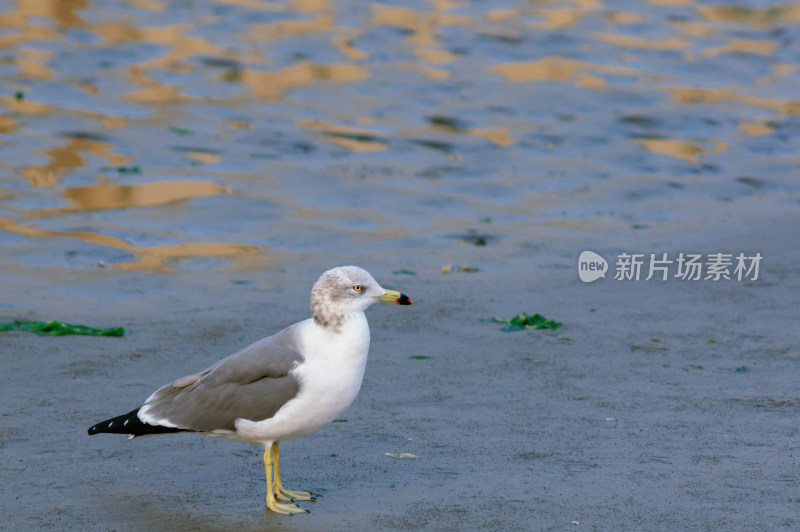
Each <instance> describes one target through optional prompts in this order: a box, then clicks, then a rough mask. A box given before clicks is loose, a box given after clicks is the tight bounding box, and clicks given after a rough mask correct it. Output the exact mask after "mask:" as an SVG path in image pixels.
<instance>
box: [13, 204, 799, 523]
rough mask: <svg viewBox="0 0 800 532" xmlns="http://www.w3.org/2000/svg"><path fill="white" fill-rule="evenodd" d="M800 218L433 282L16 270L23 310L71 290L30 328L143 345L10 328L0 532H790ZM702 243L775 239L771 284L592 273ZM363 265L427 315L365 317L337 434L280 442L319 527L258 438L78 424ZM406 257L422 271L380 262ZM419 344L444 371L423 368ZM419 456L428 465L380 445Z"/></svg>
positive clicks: (623, 238) (568, 252)
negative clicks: (631, 256) (140, 434)
mask: <svg viewBox="0 0 800 532" xmlns="http://www.w3.org/2000/svg"><path fill="white" fill-rule="evenodd" d="M797 222H798V219H797V216H796V215H793V216H786V215H784V216H782V217H781V218H780V219H775V218H766V219H762V220H753V223H752V224H748V225H747V226H740V227H730V226H718V227H716V228H715V230H714V231H695V232H691V233H690V232H681V233H679V234H674V233H670V232H668V231H666V232H665V231H650V232H644V231H631V233H630V234H628V235H620V236H619V237H617V238H616V239H615V238H610V239H606V240H605V241H604V242H603V243H602V244H601V245H600V246H598V241H597V240H596V239H591V240H589V239H585V238H564V239H560V240H551V241H539V240H537V239H531V241H530V242H529V243H528V244H529V245H527V246H521V247H520V248H519V249H518V250H517V252H516V253H515V254H514V255H513V256H507V257H505V258H503V259H502V260H496V259H493V258H492V249H491V246H487V247H478V246H464V247H461V248H460V249H458V250H457V252H458V253H459V254H460V255H461V257H460V258H463V259H464V260H469V262H471V263H474V264H477V265H479V266H480V271H479V272H475V273H464V272H453V273H450V274H442V273H440V271H439V268H438V267H437V265H438V264H439V263H442V262H444V260H445V259H453V257H454V254H453V252H451V251H448V252H446V253H440V254H431V256H429V257H428V258H426V259H425V262H424V264H423V263H422V262H423V261H415V262H416V264H415V265H411V264H409V263H406V262H404V261H403V260H402V259H392V260H388V259H389V258H388V257H385V258H375V257H372V256H367V255H363V256H360V257H353V256H351V257H344V256H339V257H336V256H330V255H326V256H325V257H324V260H323V259H315V260H314V261H309V263H308V264H303V265H299V264H290V263H287V264H284V265H282V266H281V267H278V268H276V269H273V270H267V271H259V272H247V273H224V272H223V273H220V272H217V273H209V272H197V273H192V274H186V275H181V276H159V275H147V274H140V275H134V276H131V275H130V274H120V273H119V272H107V273H106V274H104V275H101V276H98V277H97V278H96V279H95V280H93V281H89V280H88V279H86V278H80V277H78V276H67V275H63V274H59V273H56V274H53V273H49V274H48V275H47V276H46V278H42V277H41V276H38V275H36V274H31V273H25V272H16V273H14V281H15V282H14V286H18V287H20V288H17V289H16V290H15V289H12V293H11V296H12V297H11V298H10V300H14V297H15V296H20V297H21V296H22V294H23V293H29V294H30V293H31V292H30V289H31V287H33V288H36V287H39V286H41V284H42V283H44V282H52V279H53V278H54V277H56V278H58V279H59V283H58V285H57V287H56V288H55V289H54V290H53V291H51V292H50V294H51V295H49V296H48V297H47V300H46V301H45V302H40V303H39V304H38V305H37V307H38V308H37V310H36V311H35V312H33V313H32V314H31V315H30V316H32V317H36V318H49V317H52V316H55V315H59V316H69V317H70V319H73V320H77V321H80V322H87V323H91V324H93V325H98V326H117V325H124V326H125V327H126V328H127V331H128V332H127V334H126V336H125V337H124V338H121V339H114V338H85V337H63V338H40V337H36V336H33V335H30V334H24V333H10V334H8V333H7V334H3V335H2V336H0V342H2V344H1V345H2V352H3V357H4V371H3V373H2V377H0V378H1V379H2V389H3V397H4V406H5V410H6V414H5V415H4V416H2V418H0V420H1V421H0V423H2V427H0V431H2V432H1V433H2V434H3V440H2V441H3V446H2V452H3V456H4V459H3V462H2V464H3V465H2V468H3V470H4V471H3V476H4V477H5V478H16V479H19V481H18V482H12V483H9V482H6V483H3V487H2V490H3V496H2V505H3V508H2V513H3V515H4V516H5V517H4V527H5V526H8V527H9V529H28V528H34V527H41V528H52V529H74V528H81V529H93V530H101V529H115V530H146V529H152V528H153V527H154V526H155V527H157V528H159V529H163V530H221V529H231V528H236V529H242V530H271V529H275V530H320V529H324V530H405V529H423V530H463V529H472V530H487V529H494V530H563V529H576V530H580V529H585V530H609V529H625V530H663V529H664V528H670V529H682V530H707V529H727V530H776V529H785V530H792V529H796V528H797V527H798V525H800V521H799V518H798V511H797V509H798V504H799V503H798V500H797V492H798V491H797V488H798V478H797V475H796V469H797V451H798V446H797V445H798V444H797V441H798V439H797V438H798V431H797V424H796V419H797V413H798V394H797V383H796V378H795V375H796V372H795V371H794V369H795V366H796V364H797V362H798V353H797V333H796V331H795V330H794V325H795V315H794V311H793V308H794V306H796V303H797V299H796V296H797V293H798V280H797V276H796V272H797V271H798V265H800V255H798V252H797V250H796V248H789V247H787V246H786V242H787V241H792V240H794V239H796V238H798V237H800V234H799V233H798V227H800V226H799V225H798V223H797ZM777 229H779V230H777ZM622 242H624V243H625V245H624V246H622V245H621V243H622ZM710 242H712V243H713V246H715V249H717V248H719V249H729V250H732V251H736V250H745V251H748V252H751V251H753V250H758V251H760V252H761V253H762V255H763V256H764V257H765V259H764V264H763V269H762V270H761V272H760V275H761V277H760V278H759V279H758V280H757V281H755V282H750V283H747V282H737V281H727V282H726V281H722V282H719V283H714V282H711V281H696V282H691V281H683V282H682V281H680V280H675V279H672V280H669V281H667V282H656V281H655V280H650V281H638V282H636V281H629V282H624V281H615V280H614V279H613V278H610V277H609V278H606V279H602V280H599V281H597V282H595V283H593V284H584V283H582V282H580V281H579V280H578V278H577V274H576V257H577V254H578V253H579V252H580V251H581V250H582V249H585V248H590V249H595V250H597V251H599V252H601V253H606V256H610V255H611V254H612V253H610V252H611V251H613V250H615V249H621V250H625V249H627V250H642V251H649V250H651V249H655V250H658V251H660V250H666V251H669V252H678V251H681V250H691V249H701V248H705V247H707V246H710V245H712V244H709V243H710ZM350 261H352V262H357V263H360V264H362V265H363V266H365V267H367V268H369V269H370V270H371V271H372V272H373V273H374V274H375V276H376V277H377V278H378V279H379V280H380V281H381V282H382V283H383V284H384V285H385V286H388V287H392V288H397V289H402V290H403V291H404V292H406V293H408V294H409V295H411V296H412V298H413V299H414V306H413V307H409V308H399V307H388V306H379V307H377V308H372V309H370V313H369V319H370V325H371V329H372V335H373V342H372V347H371V351H370V361H369V364H368V367H367V373H366V377H365V380H364V385H363V387H362V390H361V393H360V395H359V397H358V398H357V400H356V402H355V404H354V405H353V406H352V407H351V408H350V410H348V412H347V413H346V414H345V416H344V417H345V418H346V420H347V421H346V422H339V423H334V424H332V425H330V426H328V427H326V428H324V429H322V430H320V431H319V432H318V433H316V434H314V435H311V436H308V437H305V438H301V439H299V440H295V441H290V442H286V443H285V444H284V445H283V446H282V449H283V453H282V464H283V470H284V477H285V481H286V483H287V485H289V486H290V487H294V488H302V489H307V490H311V491H313V492H315V493H318V494H320V496H319V498H318V500H317V502H315V503H302V506H303V507H305V508H308V509H310V510H311V511H312V513H311V514H310V515H298V516H293V517H283V516H276V515H272V514H267V515H265V513H264V505H263V496H264V481H263V471H262V465H261V462H260V459H261V457H260V451H259V450H258V448H256V447H254V446H248V445H244V444H240V443H236V442H229V441H222V440H215V439H210V438H204V437H200V436H195V435H167V436H158V437H150V438H143V439H141V440H136V441H129V440H126V439H125V438H124V437H114V436H110V435H100V436H94V437H92V438H89V437H88V436H87V435H86V428H87V427H88V426H89V425H90V424H91V423H93V422H95V421H97V420H100V419H103V418H104V417H105V416H109V415H112V414H117V413H120V412H124V411H126V409H130V408H132V407H134V406H136V405H137V404H138V402H139V401H141V400H143V399H144V398H145V397H146V396H147V395H148V394H149V392H150V391H152V390H153V389H154V388H155V387H157V386H158V385H160V384H162V383H163V382H165V381H166V380H168V379H172V378H177V377H179V376H182V375H183V374H186V373H188V372H191V371H194V370H199V369H201V368H203V367H206V366H207V365H209V364H210V363H211V362H213V361H215V360H217V359H218V358H219V357H221V356H224V355H226V354H228V353H230V352H233V350H235V349H237V348H238V347H240V346H242V345H244V344H245V343H247V342H249V341H251V340H254V339H257V338H258V337H260V336H262V335H264V334H267V333H269V332H271V331H275V330H277V329H279V328H280V327H283V326H285V325H287V324H289V323H291V322H292V321H294V320H297V319H300V318H304V317H305V316H306V315H307V301H306V299H307V295H306V292H307V290H308V288H309V286H310V284H311V283H312V282H313V280H314V279H315V277H316V274H317V273H318V271H319V270H320V269H322V268H324V267H327V266H330V265H332V264H334V263H335V264H338V263H342V262H350ZM311 262H314V264H311ZM316 262H319V263H316ZM323 263H324V264H323ZM401 266H403V267H405V268H406V269H408V270H411V271H415V272H416V274H415V275H408V274H397V275H393V274H392V273H391V271H392V270H398V269H400V267H401ZM243 281H246V282H245V283H243ZM22 287H24V288H22ZM112 292H113V293H115V294H120V295H121V296H122V297H123V298H124V301H123V303H119V302H118V301H116V300H115V299H111V298H109V297H108V294H109V293H112ZM20 308H24V305H20ZM522 311H524V312H529V313H532V312H540V313H542V314H544V315H546V316H548V317H551V318H554V319H557V320H558V321H562V322H563V323H564V325H563V327H562V328H560V329H558V330H556V331H525V332H512V333H507V332H502V331H500V330H499V328H500V326H499V325H497V324H494V323H489V322H485V321H480V320H481V319H485V318H488V317H491V316H505V317H510V316H511V315H513V314H515V313H517V312H522ZM4 315H5V316H11V315H13V312H12V311H6V312H4ZM655 340H658V342H656V341H655ZM709 340H714V342H715V343H713V344H711V343H708V341H709ZM418 355H424V356H428V357H430V358H429V359H424V360H419V359H412V358H410V357H412V356H418ZM742 366H745V368H746V371H737V368H739V369H741V367H742ZM404 452H408V453H412V454H414V455H416V456H417V458H416V459H414V460H410V459H395V458H390V457H387V456H386V455H385V453H404ZM573 522H577V523H579V524H577V525H575V524H573Z"/></svg>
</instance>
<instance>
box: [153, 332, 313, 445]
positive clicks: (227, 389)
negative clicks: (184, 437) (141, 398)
mask: <svg viewBox="0 0 800 532" xmlns="http://www.w3.org/2000/svg"><path fill="white" fill-rule="evenodd" d="M295 335H296V332H295V331H294V326H292V327H288V328H286V329H284V330H282V331H281V332H279V333H278V334H276V335H274V336H270V337H268V338H264V339H262V340H259V341H258V342H255V343H254V344H251V345H249V346H248V347H245V348H244V349H242V350H241V351H239V352H238V353H234V354H233V355H231V356H229V357H227V358H224V359H222V360H221V361H219V362H217V363H216V364H214V365H213V366H211V367H210V368H208V369H207V370H205V371H203V372H202V373H198V374H196V375H189V376H188V377H183V378H181V379H178V380H176V381H175V382H173V383H171V384H167V385H166V386H162V387H161V388H159V389H158V390H156V391H155V392H154V393H153V394H152V395H151V396H150V397H149V398H148V399H147V401H146V402H145V404H144V405H143V406H142V408H141V409H140V410H139V418H140V419H141V420H142V421H144V422H146V423H150V424H153V425H166V426H174V427H178V428H182V429H187V430H195V431H200V432H211V431H214V430H234V429H235V425H234V424H235V422H236V420H237V419H239V418H244V419H249V420H252V421H261V420H264V419H269V418H271V417H272V416H274V415H275V413H276V412H277V411H278V410H279V409H280V408H281V407H282V406H283V405H284V404H286V403H287V402H289V401H290V400H291V399H292V398H294V397H295V396H296V395H297V393H298V391H299V390H300V383H299V382H298V380H297V378H296V377H294V376H293V375H292V374H291V373H290V371H291V369H292V368H294V367H295V366H296V365H297V364H299V363H301V362H302V361H303V356H302V355H301V354H300V353H299V350H298V348H297V342H296V341H295Z"/></svg>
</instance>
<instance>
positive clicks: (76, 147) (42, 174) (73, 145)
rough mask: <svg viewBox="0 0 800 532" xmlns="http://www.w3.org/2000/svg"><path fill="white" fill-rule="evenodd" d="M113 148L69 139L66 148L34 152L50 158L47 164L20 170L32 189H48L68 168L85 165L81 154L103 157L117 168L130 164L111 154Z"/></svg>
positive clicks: (77, 139)
mask: <svg viewBox="0 0 800 532" xmlns="http://www.w3.org/2000/svg"><path fill="white" fill-rule="evenodd" d="M113 148H114V147H113V146H112V145H111V144H108V143H107V142H100V141H97V140H93V139H86V138H71V139H70V140H69V142H68V143H67V145H66V146H60V147H58V148H51V149H49V150H36V151H38V152H39V153H42V154H44V155H47V156H48V157H50V161H49V162H48V163H47V164H44V165H39V166H29V167H27V168H23V169H22V174H23V175H24V176H25V177H27V178H28V182H29V183H30V185H31V186H32V187H34V188H39V187H49V186H53V185H55V184H57V183H58V182H59V176H60V175H61V174H63V173H65V172H67V171H68V170H69V169H70V168H80V167H83V166H85V165H86V160H85V159H84V156H83V155H82V154H81V152H89V153H92V154H93V155H98V156H100V157H104V158H105V159H107V160H108V163H109V165H111V166H119V165H123V164H127V163H129V162H130V158H129V157H127V156H125V155H120V154H118V153H113V152H112V151H111V150H112V149H113Z"/></svg>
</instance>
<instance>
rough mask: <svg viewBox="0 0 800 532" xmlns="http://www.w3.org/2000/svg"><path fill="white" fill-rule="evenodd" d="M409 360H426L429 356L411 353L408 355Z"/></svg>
mask: <svg viewBox="0 0 800 532" xmlns="http://www.w3.org/2000/svg"><path fill="white" fill-rule="evenodd" d="M408 358H410V359H411V360H428V359H429V358H431V357H426V356H425V355H412V356H410V357H408Z"/></svg>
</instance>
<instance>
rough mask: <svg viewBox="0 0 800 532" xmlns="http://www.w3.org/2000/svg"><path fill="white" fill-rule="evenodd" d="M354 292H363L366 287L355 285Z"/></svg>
mask: <svg viewBox="0 0 800 532" xmlns="http://www.w3.org/2000/svg"><path fill="white" fill-rule="evenodd" d="M353 290H355V291H356V292H363V291H364V287H363V286H361V285H360V284H354V285H353Z"/></svg>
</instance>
